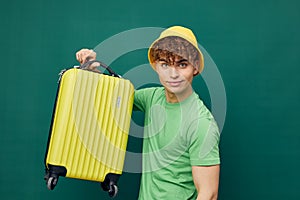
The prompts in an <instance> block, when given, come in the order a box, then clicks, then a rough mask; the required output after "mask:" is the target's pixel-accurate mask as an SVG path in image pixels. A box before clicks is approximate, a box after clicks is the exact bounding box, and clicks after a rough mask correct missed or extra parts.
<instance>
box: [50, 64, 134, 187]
mask: <svg viewBox="0 0 300 200" xmlns="http://www.w3.org/2000/svg"><path fill="white" fill-rule="evenodd" d="M104 97H105V98H104ZM70 99H73V100H72V101H70ZM57 101H58V102H57V109H56V110H57V112H56V113H55V119H54V122H53V128H52V136H51V141H50V144H49V153H48V156H47V163H48V164H52V165H59V166H65V167H66V168H67V175H66V176H67V177H73V178H80V179H87V180H95V181H100V182H102V181H103V180H104V178H105V175H106V174H107V173H116V174H121V173H122V169H123V164H124V159H125V152H126V146H127V140H128V131H129V123H130V119H131V111H132V104H133V86H132V85H131V83H130V82H129V81H127V80H124V79H119V78H114V77H110V76H106V75H100V74H96V73H92V72H87V71H83V70H78V69H72V70H69V71H67V72H66V73H65V74H64V75H63V77H62V81H61V88H60V92H59V95H58V99H57ZM109 119H113V120H109Z"/></svg>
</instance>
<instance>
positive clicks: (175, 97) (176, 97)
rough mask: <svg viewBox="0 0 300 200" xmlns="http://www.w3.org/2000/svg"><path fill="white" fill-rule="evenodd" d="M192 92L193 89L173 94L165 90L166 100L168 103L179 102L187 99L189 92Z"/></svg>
mask: <svg viewBox="0 0 300 200" xmlns="http://www.w3.org/2000/svg"><path fill="white" fill-rule="evenodd" d="M192 93H193V90H192V89H191V90H189V91H185V92H184V93H180V94H175V93H172V92H170V91H167V90H165V94H166V100H167V102H168V103H179V102H182V101H184V100H185V99H187V98H188V97H189V96H191V94H192Z"/></svg>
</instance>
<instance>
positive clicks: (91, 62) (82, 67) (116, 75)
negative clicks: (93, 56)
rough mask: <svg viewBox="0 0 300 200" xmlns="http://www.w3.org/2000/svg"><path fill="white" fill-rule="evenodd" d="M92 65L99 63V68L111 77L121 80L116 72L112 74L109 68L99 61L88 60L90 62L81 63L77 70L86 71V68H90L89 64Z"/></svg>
mask: <svg viewBox="0 0 300 200" xmlns="http://www.w3.org/2000/svg"><path fill="white" fill-rule="evenodd" d="M93 63H99V66H101V67H103V68H104V69H106V70H107V71H108V72H109V74H110V75H111V76H114V77H119V78H121V76H120V75H119V74H117V73H116V72H114V71H113V70H112V69H111V68H110V67H109V66H107V65H106V64H104V63H103V62H101V61H99V60H90V61H87V62H85V63H83V64H82V65H81V66H80V67H79V68H80V69H88V67H89V66H91V64H93Z"/></svg>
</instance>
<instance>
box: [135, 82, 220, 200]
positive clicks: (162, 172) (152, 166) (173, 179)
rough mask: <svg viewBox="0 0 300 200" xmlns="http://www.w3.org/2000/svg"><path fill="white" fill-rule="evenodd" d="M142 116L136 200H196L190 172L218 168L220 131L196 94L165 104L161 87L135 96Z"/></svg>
mask: <svg viewBox="0 0 300 200" xmlns="http://www.w3.org/2000/svg"><path fill="white" fill-rule="evenodd" d="M134 108H135V109H139V110H141V111H143V112H145V125H144V140H143V173H142V178H141V186H140V194H139V199H140V200H156V199H157V200H167V199H172V200H175V199H180V200H185V199H196V197H197V190H196V188H195V186H194V182H193V177H192V166H210V165H216V164H219V163H220V158H219V148H218V145H219V138H220V134H219V130H218V127H217V124H216V122H215V120H214V118H213V116H212V115H211V113H210V111H209V110H208V109H207V108H206V107H205V105H204V104H203V102H202V101H201V100H200V98H199V96H198V95H197V94H196V93H193V94H192V95H190V96H189V97H188V98H187V99H185V100H184V101H183V102H180V103H168V102H167V101H166V96H165V90H164V88H163V87H154V88H146V89H141V90H137V91H136V92H135V97H134Z"/></svg>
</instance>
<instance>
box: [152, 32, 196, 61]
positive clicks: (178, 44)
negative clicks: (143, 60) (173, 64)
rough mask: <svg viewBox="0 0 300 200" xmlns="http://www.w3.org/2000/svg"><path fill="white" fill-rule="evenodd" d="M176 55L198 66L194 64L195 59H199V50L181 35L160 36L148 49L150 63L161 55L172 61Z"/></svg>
mask: <svg viewBox="0 0 300 200" xmlns="http://www.w3.org/2000/svg"><path fill="white" fill-rule="evenodd" d="M176 56H180V57H181V58H184V59H186V60H187V61H188V62H189V63H191V64H192V65H193V66H194V67H199V66H197V64H196V63H197V61H200V55H199V52H198V51H197V49H196V48H195V47H194V46H193V45H192V44H191V43H189V42H188V41H186V40H185V39H183V38H181V37H178V36H170V37H165V38H162V39H160V40H158V41H157V42H155V43H154V44H153V45H152V48H151V49H150V61H151V62H152V63H154V62H155V61H157V60H159V59H160V58H161V57H165V58H167V59H168V60H167V61H168V62H170V61H171V60H173V61H174V60H175V57H176ZM198 65H199V62H198Z"/></svg>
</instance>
